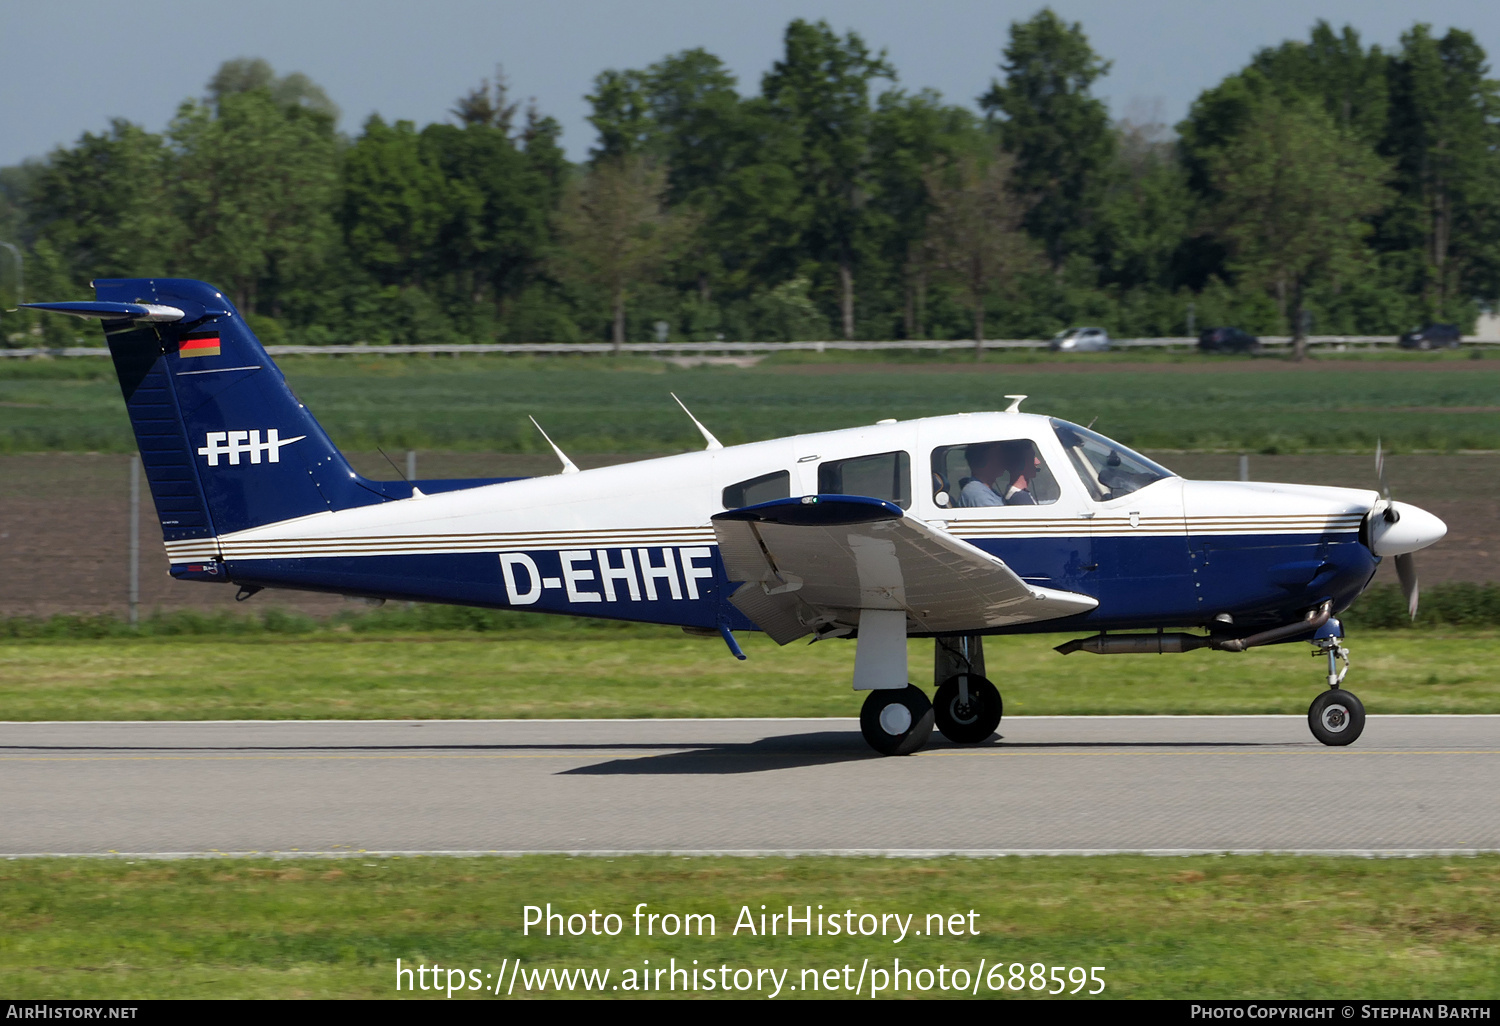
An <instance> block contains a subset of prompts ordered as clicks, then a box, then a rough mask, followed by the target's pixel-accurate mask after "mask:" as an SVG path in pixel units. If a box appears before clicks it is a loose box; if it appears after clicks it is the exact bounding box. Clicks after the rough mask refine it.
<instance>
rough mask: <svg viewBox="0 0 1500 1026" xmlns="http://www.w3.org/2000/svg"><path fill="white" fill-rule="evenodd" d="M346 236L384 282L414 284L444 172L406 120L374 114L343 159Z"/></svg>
mask: <svg viewBox="0 0 1500 1026" xmlns="http://www.w3.org/2000/svg"><path fill="white" fill-rule="evenodd" d="M342 179H343V182H342V184H343V190H342V192H343V204H342V210H341V211H340V214H341V219H342V221H343V224H344V239H345V241H346V242H347V244H348V246H349V251H350V253H351V254H352V256H353V258H354V260H355V261H356V262H357V263H358V264H360V265H361V266H363V267H364V268H365V269H367V270H368V271H370V272H371V273H372V274H374V275H375V277H376V278H377V279H378V280H379V281H380V282H381V284H383V285H397V286H401V285H415V284H419V283H420V281H421V279H422V272H423V268H424V266H426V265H427V264H428V262H429V261H430V259H431V255H432V254H431V251H432V247H433V245H434V243H435V242H436V241H437V237H438V232H439V229H440V227H441V224H442V219H443V214H444V209H443V208H444V203H443V196H442V193H443V184H444V183H443V179H442V173H441V171H439V170H438V169H437V168H436V167H435V166H434V165H433V163H432V162H431V161H430V160H428V159H427V158H426V157H425V156H424V154H423V153H422V147H421V139H420V137H419V136H418V135H417V131H416V128H415V126H414V125H413V124H412V123H411V122H410V121H398V122H396V124H395V125H394V126H391V125H387V124H386V123H385V121H384V120H382V119H381V117H380V115H378V114H372V115H371V116H370V120H369V121H367V122H365V130H364V132H363V133H361V135H360V137H359V138H358V139H356V140H355V142H354V145H352V146H351V147H349V150H348V152H347V153H346V154H345V156H344V161H343V173H342Z"/></svg>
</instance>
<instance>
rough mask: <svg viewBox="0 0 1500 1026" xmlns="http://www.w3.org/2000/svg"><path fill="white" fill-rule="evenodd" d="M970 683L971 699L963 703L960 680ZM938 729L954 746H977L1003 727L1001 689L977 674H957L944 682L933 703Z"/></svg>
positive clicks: (939, 687)
mask: <svg viewBox="0 0 1500 1026" xmlns="http://www.w3.org/2000/svg"><path fill="white" fill-rule="evenodd" d="M961 677H967V678H968V681H969V688H968V691H969V699H968V701H967V702H966V701H964V698H963V692H962V689H960V688H959V678H961ZM932 711H933V717H934V719H935V720H936V722H937V729H938V730H940V731H942V732H943V736H944V737H945V738H947V739H948V740H949V741H952V742H953V743H954V744H960V745H977V744H978V743H979V742H981V741H983V740H984V739H985V738H987V737H989V736H990V735H991V734H993V733H994V732H995V728H996V727H998V726H1000V716H1001V714H1002V713H1003V711H1004V706H1003V705H1002V704H1001V701H1000V689H999V688H997V687H995V685H993V684H991V683H990V682H989V681H988V680H985V679H984V678H983V677H981V676H979V675H978V674H976V673H958V674H954V675H953V676H952V677H949V678H948V679H947V680H945V681H943V683H942V684H941V685H939V686H938V689H937V697H936V698H935V699H934V700H933V703H932Z"/></svg>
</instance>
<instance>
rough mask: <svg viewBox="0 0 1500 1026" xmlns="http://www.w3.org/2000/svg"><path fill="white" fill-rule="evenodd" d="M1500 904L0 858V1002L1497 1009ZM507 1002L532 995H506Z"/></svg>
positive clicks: (1211, 887)
mask: <svg viewBox="0 0 1500 1026" xmlns="http://www.w3.org/2000/svg"><path fill="white" fill-rule="evenodd" d="M1497 899H1500V857H1495V856H1475V857H1467V858H1421V859H1391V860H1349V859H1342V860H1341V859H1324V858H1294V857H1281V856H1217V857H1192V858H1173V859H1167V858H1149V857H1143V856H1103V857H1093V858H1078V857H1068V858H1008V859H998V860H992V861H977V860H965V859H931V860H897V859H869V858H797V859H774V860H772V859H744V858H693V859H682V858H665V857H650V856H642V857H631V858H618V859H570V858H566V857H560V856H529V857H524V858H514V859H489V858H475V859H441V858H416V859H388V858H381V859H372V858H367V857H366V858H361V857H357V856H356V857H351V858H348V859H341V860H337V861H313V860H300V861H276V862H273V861H267V860H235V861H231V860H202V861H199V860H192V861H176V862H146V863H133V864H132V863H127V862H124V861H115V860H87V859H38V860H20V861H11V862H8V863H0V922H4V923H5V930H4V931H3V932H0V992H4V993H5V994H6V995H7V996H9V997H11V998H15V999H27V1000H32V999H42V998H73V999H88V998H106V997H107V998H112V999H127V1000H129V999H144V998H184V997H192V998H267V997H301V998H332V997H340V998H349V997H356V998H389V997H395V996H397V995H396V992H395V989H394V988H395V981H396V976H395V970H396V960H397V959H398V958H400V959H401V960H402V964H403V966H412V965H422V966H431V965H433V964H434V963H436V964H439V965H441V966H442V967H443V968H444V970H445V977H444V978H445V979H447V976H446V970H447V969H463V970H469V969H474V970H478V971H479V973H480V974H481V978H482V977H483V974H485V973H491V974H494V973H496V972H498V971H499V970H500V969H501V966H502V959H516V958H519V959H521V960H522V964H523V967H525V968H526V969H527V970H528V971H529V970H535V969H538V968H544V967H556V968H565V969H574V968H584V969H597V970H605V969H608V970H610V977H609V983H610V984H611V985H612V984H614V983H616V982H618V981H620V980H621V979H622V978H623V973H624V971H625V970H627V969H633V970H639V969H643V968H645V964H646V960H648V959H649V960H650V965H651V966H653V967H658V968H660V967H669V966H670V965H671V962H670V960H671V959H674V958H675V959H676V964H677V965H679V966H682V965H689V966H690V965H691V963H692V960H694V959H697V960H698V961H699V963H700V965H701V966H703V967H707V966H713V967H715V968H717V967H719V966H727V967H728V968H729V970H730V971H731V972H733V970H735V969H740V968H749V969H752V970H753V969H760V968H770V969H775V970H791V971H790V972H788V973H787V975H786V977H785V983H786V984H788V985H797V984H799V983H802V982H804V981H803V979H802V977H801V970H803V969H816V970H827V969H839V970H842V968H843V967H844V966H846V965H848V966H851V967H852V970H853V971H852V972H851V975H850V980H851V981H852V980H853V979H854V977H855V976H856V975H857V974H858V971H859V969H860V968H861V966H862V964H864V960H865V959H868V960H869V963H868V964H869V966H870V967H871V968H886V969H887V970H889V969H890V968H891V967H892V962H893V960H894V959H895V958H897V957H899V958H900V959H901V965H902V967H903V968H907V969H912V970H915V969H921V968H926V969H936V968H937V966H938V965H939V964H943V965H944V966H946V967H947V969H948V971H949V972H951V971H952V970H953V969H954V968H957V967H964V968H966V969H968V970H970V971H971V972H972V971H973V970H974V969H976V968H977V967H978V963H979V961H980V959H985V962H986V965H987V966H990V965H993V964H994V963H996V962H1000V963H1002V964H1004V965H1006V966H1007V967H1008V966H1009V965H1010V964H1012V963H1018V962H1019V963H1022V964H1028V965H1029V964H1030V963H1034V962H1041V963H1044V964H1045V965H1047V966H1053V965H1057V966H1070V967H1071V966H1085V967H1091V966H1103V967H1105V968H1104V972H1103V978H1104V980H1105V981H1106V990H1105V992H1104V995H1103V996H1104V997H1106V998H1179V999H1180V998H1188V997H1191V998H1195V999H1212V998H1259V999H1265V998H1318V999H1324V1000H1335V999H1349V998H1361V999H1381V998H1385V999H1394V998H1442V999H1448V1000H1453V999H1465V998H1467V999H1493V998H1494V997H1496V995H1497V991H1500V985H1497V982H1496V981H1497V980H1500V944H1497V943H1496V938H1497V935H1500V900H1497ZM548 902H550V903H551V904H552V906H553V908H554V910H562V911H564V912H566V913H572V912H582V913H585V914H587V913H588V912H589V911H590V910H594V909H597V910H599V912H600V913H601V914H608V913H611V912H613V913H617V914H620V915H621V916H622V918H623V920H624V924H625V926H624V929H623V931H622V932H621V934H620V936H618V937H614V938H609V937H595V936H582V937H559V936H556V935H555V934H554V936H552V937H550V938H549V937H546V936H539V935H538V934H537V932H536V931H535V930H534V929H533V931H532V932H531V934H530V935H529V936H523V935H522V932H521V927H522V917H523V906H525V905H528V904H531V905H545V904H546V903H548ZM637 902H647V903H649V911H657V912H662V913H666V912H677V913H679V914H681V913H686V912H697V913H705V912H706V913H712V914H713V915H714V917H715V923H716V930H715V934H714V935H713V936H712V937H703V938H698V937H693V938H691V939H689V938H682V937H677V938H663V937H660V936H653V937H637V936H634V934H633V929H632V927H631V925H630V924H631V923H632V920H631V918H630V914H631V912H632V910H633V909H634V908H635V906H636V904H637ZM762 904H764V905H766V906H768V911H776V910H777V909H784V908H785V907H786V906H787V905H792V906H795V907H797V908H798V909H799V910H800V909H801V908H803V907H806V906H809V905H811V906H813V907H814V908H815V909H816V908H817V906H819V905H822V906H824V907H825V912H834V911H837V912H844V911H845V910H852V911H854V912H855V913H856V914H857V915H858V914H864V913H874V914H877V915H879V914H882V913H897V914H900V915H903V916H904V915H908V914H911V915H912V916H913V920H912V926H913V927H915V928H921V926H923V925H925V923H926V919H925V917H926V916H927V915H928V914H932V913H943V914H948V913H960V914H963V915H964V916H965V922H967V921H968V920H967V913H968V912H969V911H970V910H973V911H975V912H977V913H978V916H977V918H976V919H974V920H973V923H974V925H975V927H976V928H977V934H978V935H977V936H969V935H965V936H941V937H939V936H920V937H919V936H908V937H907V938H906V939H905V940H904V941H902V942H901V943H900V944H895V943H893V942H892V938H890V937H886V938H880V937H856V938H852V939H851V938H849V937H846V936H838V937H831V936H827V935H825V936H822V937H817V936H814V937H804V936H801V935H800V934H799V935H798V936H796V937H792V938H788V937H786V936H777V937H766V936H750V935H749V934H747V933H746V932H745V931H743V930H742V931H741V932H740V934H739V935H738V936H735V935H733V934H732V932H731V931H732V929H733V925H734V923H735V921H736V919H737V917H738V916H739V914H740V909H741V907H742V906H749V907H750V909H751V910H752V913H753V914H755V915H757V916H758V914H759V911H760V909H759V906H760V905H762ZM1023 972H1025V970H1023ZM839 975H840V977H842V973H840V974H839ZM1004 976H1008V971H1007V972H1005V973H1002V977H1004ZM428 979H430V977H428ZM742 979H744V977H742ZM864 986H865V990H864V992H863V993H864V995H868V993H869V990H868V983H866V984H865V985H864ZM769 987H770V985H769V983H768V984H767V989H768V990H769ZM980 990H981V993H985V991H986V987H985V986H984V985H981V987H980ZM820 993H824V996H831V995H826V993H825V992H820ZM453 996H454V998H455V999H457V998H460V997H466V996H475V995H472V994H468V993H455V994H454V995H453ZM478 996H483V995H478ZM515 996H516V997H521V996H535V995H529V994H527V993H526V988H525V987H524V985H518V986H517V988H516V992H515ZM611 996H626V995H624V994H619V993H613V992H611ZM653 996H655V995H653ZM699 996H712V995H706V994H704V993H703V992H701V991H700V994H699ZM752 996H753V995H752ZM781 996H783V997H787V996H791V997H808V996H814V995H810V994H808V993H806V992H805V991H803V990H800V989H799V990H798V991H796V992H791V991H787V990H784V991H783V992H782V995H781ZM902 996H906V995H902ZM918 996H923V995H920V994H919V995H918ZM926 996H953V995H952V992H951V991H950V992H948V993H947V994H943V992H941V991H937V990H933V991H932V992H931V993H929V994H928V995H926ZM994 996H1000V995H998V994H997V995H994ZM1004 996H1006V997H1012V998H1019V997H1022V996H1038V995H1035V994H1033V993H1032V992H1030V991H1027V992H1024V994H1017V993H1014V992H1011V991H1007V992H1006V993H1005V995H1004ZM412 997H413V998H415V999H418V1000H429V1001H431V1000H447V997H446V994H444V993H442V992H438V993H434V992H431V991H428V992H426V993H423V992H421V991H418V992H417V993H416V994H414V995H412Z"/></svg>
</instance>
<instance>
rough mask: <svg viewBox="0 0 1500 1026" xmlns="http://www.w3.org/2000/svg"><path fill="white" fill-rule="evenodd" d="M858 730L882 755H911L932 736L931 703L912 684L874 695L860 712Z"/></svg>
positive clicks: (875, 692)
mask: <svg viewBox="0 0 1500 1026" xmlns="http://www.w3.org/2000/svg"><path fill="white" fill-rule="evenodd" d="M859 729H860V733H862V734H864V736H865V740H866V741H868V742H869V744H870V747H871V748H873V749H875V750H876V751H877V752H879V753H880V754H881V755H910V754H911V753H912V752H915V751H916V750H917V749H919V748H921V747H922V746H923V745H925V744H926V743H927V738H928V737H929V736H931V734H932V703H931V702H929V701H928V700H927V696H926V695H925V694H923V693H922V689H921V688H919V687H916V686H914V685H911V684H908V685H906V687H904V688H885V689H881V690H879V691H871V692H870V695H869V697H868V698H866V699H865V704H864V707H863V708H862V709H860V711H859Z"/></svg>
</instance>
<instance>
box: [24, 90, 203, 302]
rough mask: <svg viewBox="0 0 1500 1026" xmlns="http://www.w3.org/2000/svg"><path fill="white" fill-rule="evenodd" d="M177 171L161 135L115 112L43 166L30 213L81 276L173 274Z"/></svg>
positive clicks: (178, 234)
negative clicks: (103, 128) (103, 127)
mask: <svg viewBox="0 0 1500 1026" xmlns="http://www.w3.org/2000/svg"><path fill="white" fill-rule="evenodd" d="M174 175H175V168H174V161H173V157H172V154H171V152H170V150H169V149H168V147H167V145H166V142H165V140H163V139H162V137H161V136H159V135H155V134H153V133H151V132H147V131H146V130H145V129H143V128H141V127H140V126H138V125H133V124H131V123H130V122H128V121H124V120H120V119H116V120H115V121H113V122H112V123H111V124H110V130H109V131H108V132H106V133H103V134H101V135H94V134H92V133H88V132H86V133H84V135H83V137H82V138H81V139H79V140H78V143H77V145H76V146H74V147H73V148H72V149H61V148H60V149H58V150H55V151H54V152H53V153H52V155H51V156H50V157H49V158H48V160H47V163H46V165H45V166H44V167H42V168H39V169H37V171H36V172H35V173H34V174H33V175H32V176H31V178H32V180H31V182H30V183H29V184H30V188H29V189H28V194H29V195H28V197H27V199H28V201H29V202H28V207H29V212H28V220H29V221H30V224H31V227H32V228H33V229H34V230H35V231H36V232H37V233H38V235H39V236H40V238H41V239H43V240H45V241H46V243H47V245H48V246H49V248H50V249H51V250H52V251H53V252H54V253H55V254H56V255H57V256H58V257H59V258H60V259H61V261H62V263H63V266H65V267H66V268H67V269H68V273H69V274H70V275H71V276H72V277H74V278H75V279H77V280H78V281H79V282H80V283H84V282H87V281H89V280H90V279H92V278H96V277H97V278H111V277H134V276H137V275H153V274H167V273H170V272H171V271H172V270H174V269H176V268H178V267H180V266H183V261H182V252H181V247H182V245H183V241H184V239H183V232H184V229H183V225H182V222H181V221H180V220H179V218H178V216H177V212H176V210H175V203H174V196H173V178H174Z"/></svg>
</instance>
